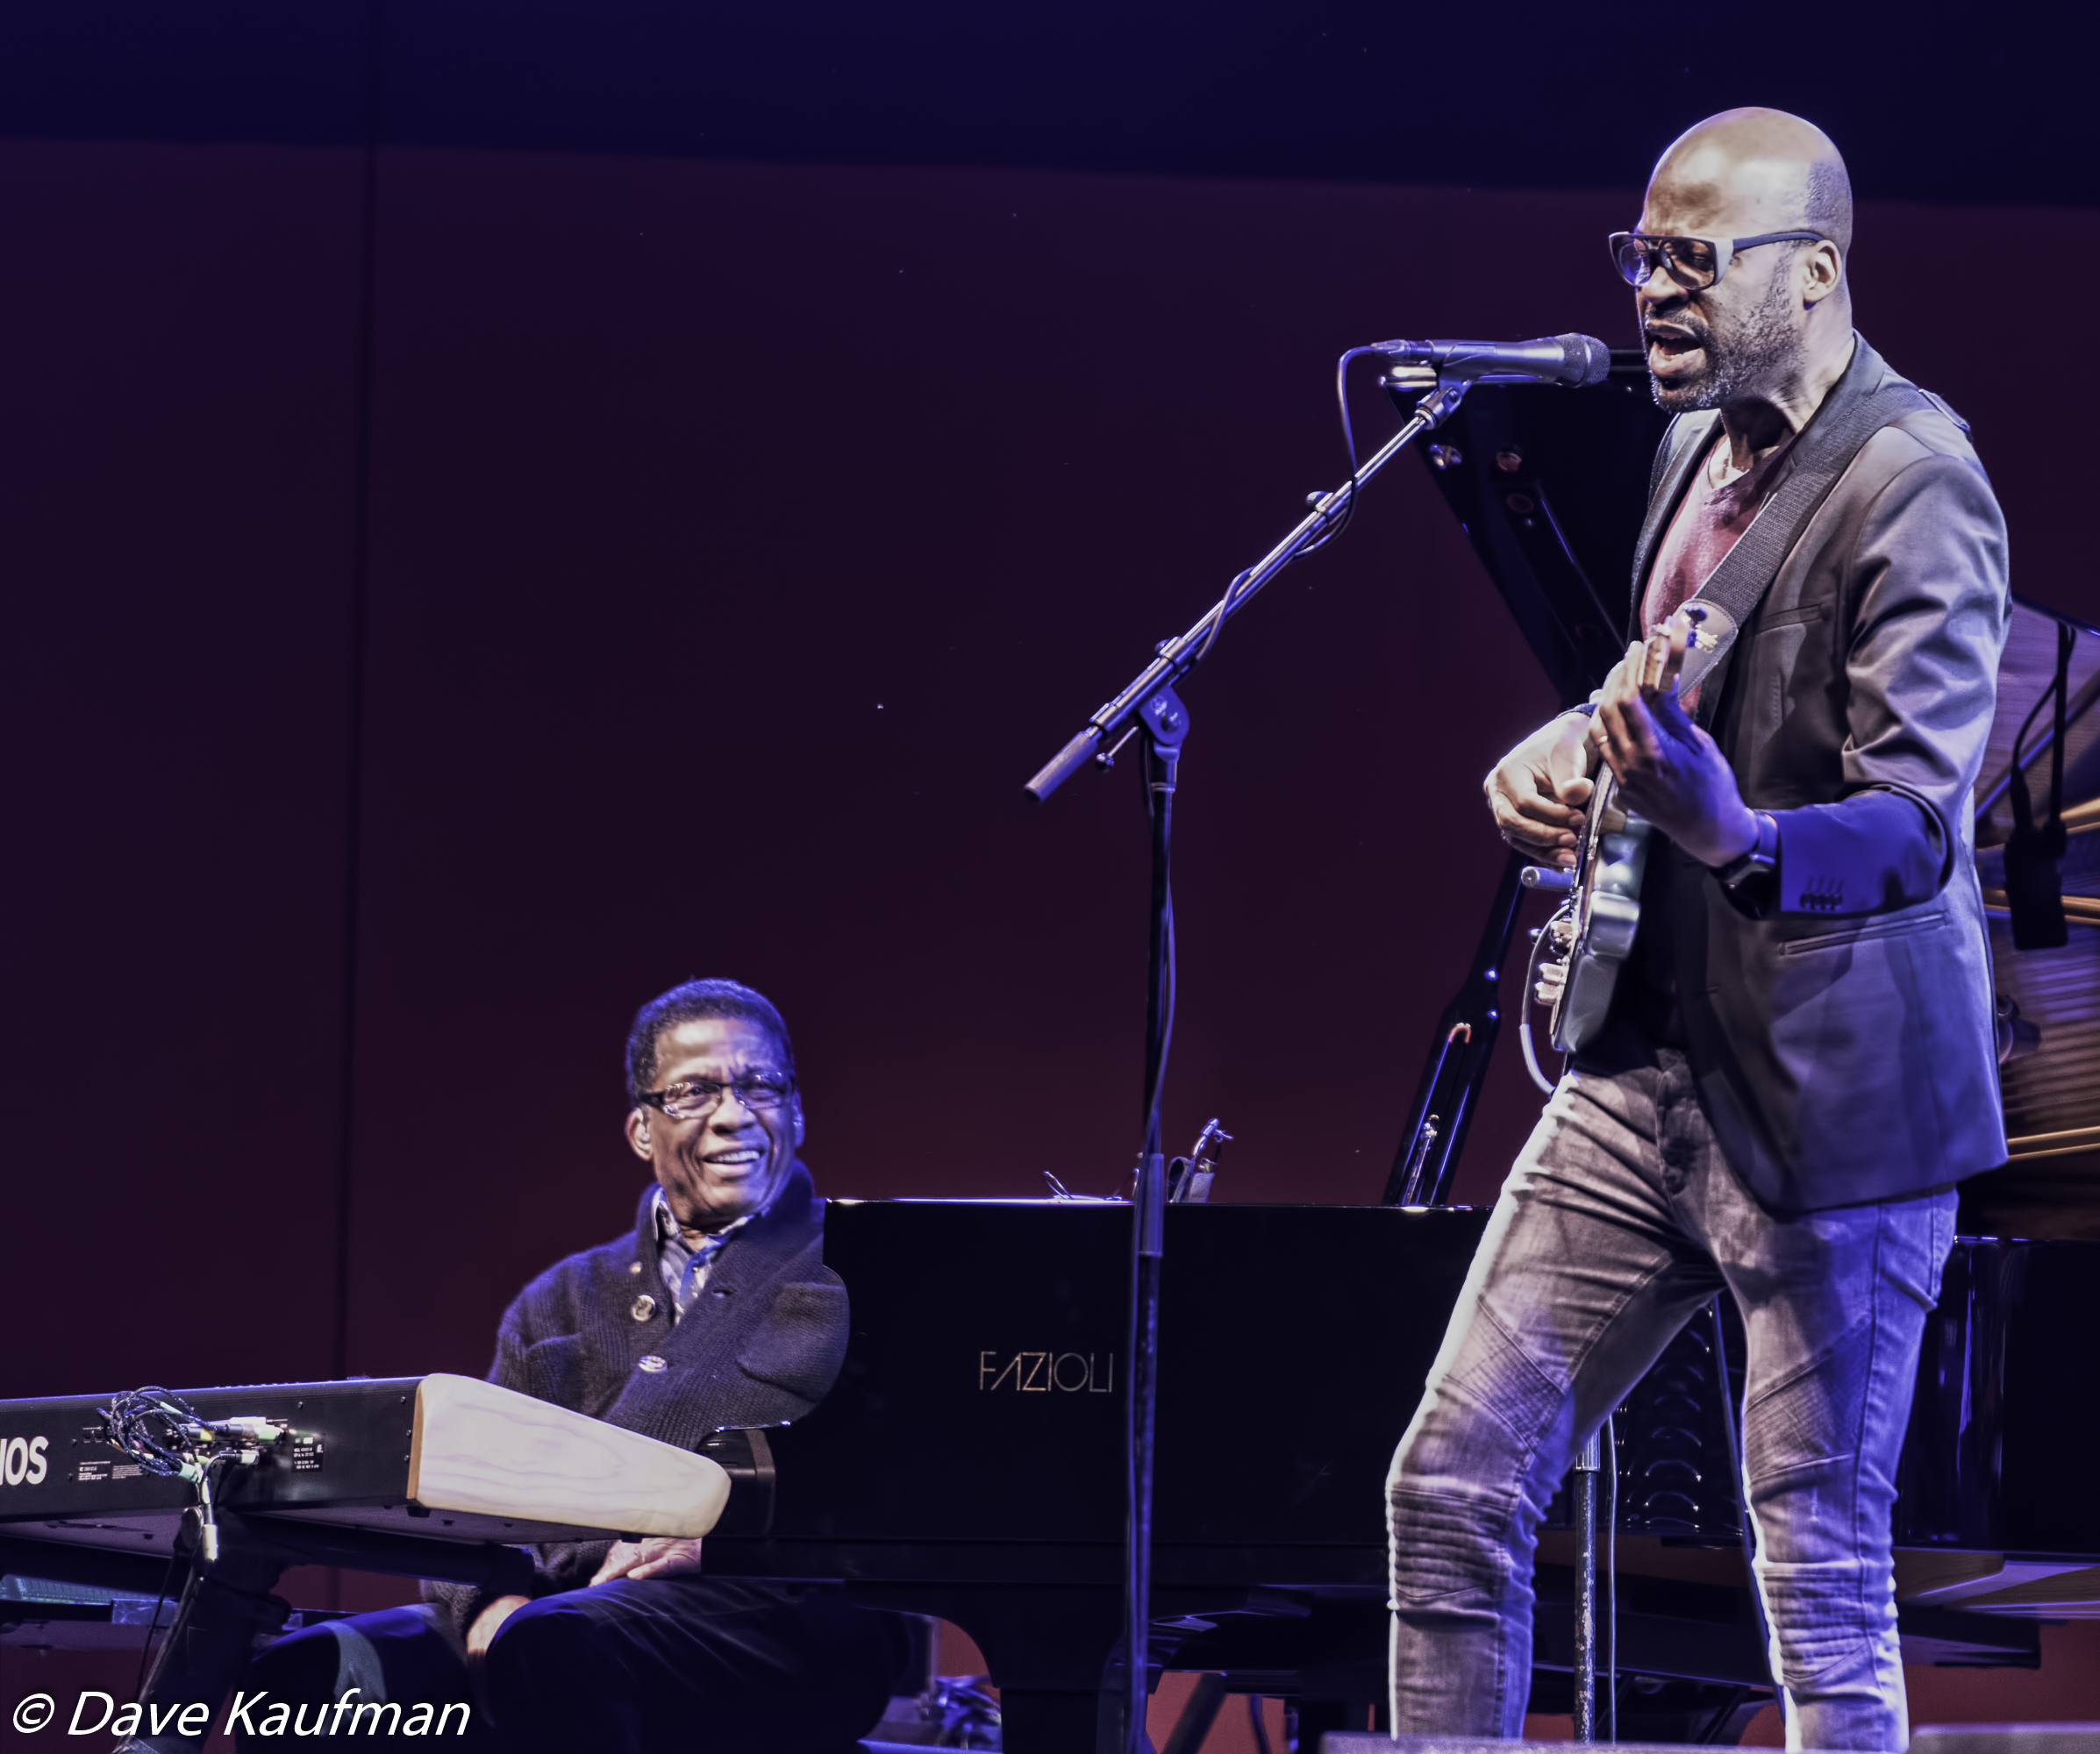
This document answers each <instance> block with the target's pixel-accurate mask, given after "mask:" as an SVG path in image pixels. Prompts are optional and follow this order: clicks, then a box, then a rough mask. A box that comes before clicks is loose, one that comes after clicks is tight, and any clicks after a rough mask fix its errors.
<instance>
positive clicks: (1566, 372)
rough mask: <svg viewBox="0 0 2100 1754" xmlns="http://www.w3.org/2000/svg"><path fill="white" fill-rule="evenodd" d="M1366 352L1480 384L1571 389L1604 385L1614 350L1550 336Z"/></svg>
mask: <svg viewBox="0 0 2100 1754" xmlns="http://www.w3.org/2000/svg"><path fill="white" fill-rule="evenodd" d="M1364 352H1366V353H1377V354H1380V355H1382V357H1383V358H1385V359H1388V360H1391V361H1392V362H1393V363H1394V364H1395V365H1404V366H1433V367H1435V368H1436V369H1437V370H1438V371H1439V372H1440V373H1442V374H1444V375H1445V376H1446V377H1455V378H1466V379H1469V380H1470V381H1473V382H1475V383H1557V384H1566V385H1568V387H1569V388H1570V389H1582V388H1584V387H1585V386H1587V385H1589V384H1597V383H1602V382H1604V377H1605V374H1607V373H1609V372H1610V371H1611V349H1610V348H1609V347H1607V346H1605V345H1604V343H1603V342H1602V341H1600V340H1598V339H1596V336H1594V335H1547V336H1544V337H1542V338H1541V339H1539V340H1536V341H1380V342H1378V343H1377V344H1376V345H1375V346H1370V347H1367V348H1365V349H1364Z"/></svg>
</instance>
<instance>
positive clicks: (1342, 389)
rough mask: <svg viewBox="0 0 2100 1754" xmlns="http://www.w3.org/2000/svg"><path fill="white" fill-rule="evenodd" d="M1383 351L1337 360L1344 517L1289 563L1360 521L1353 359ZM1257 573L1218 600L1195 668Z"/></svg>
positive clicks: (1358, 350) (1354, 352) (1351, 353)
mask: <svg viewBox="0 0 2100 1754" xmlns="http://www.w3.org/2000/svg"><path fill="white" fill-rule="evenodd" d="M1380 351H1381V350H1380V349H1379V348H1376V347H1351V348H1350V349H1349V350H1348V351H1347V352H1346V353H1344V354H1343V355H1342V356H1341V358H1340V359H1339V360H1336V361H1335V362H1334V400H1335V403H1336V404H1337V406H1338V407H1339V409H1340V410H1341V429H1342V448H1343V450H1345V451H1346V452H1347V453H1348V457H1349V496H1348V498H1347V499H1346V501H1345V502H1344V503H1343V505H1342V510H1341V516H1340V517H1339V518H1335V517H1332V514H1329V516H1328V519H1327V522H1328V523H1329V524H1330V526H1331V527H1329V528H1328V529H1326V530H1324V531H1321V533H1320V534H1319V535H1318V537H1316V538H1314V539H1313V540H1311V542H1308V543H1307V544H1306V545H1304V547H1303V548H1301V549H1299V550H1298V552H1297V553H1295V554H1293V555H1292V556H1291V557H1290V560H1289V561H1286V562H1285V563H1284V564H1285V565H1287V566H1288V565H1290V564H1291V563H1292V562H1296V561H1298V560H1304V558H1305V557H1306V556H1307V555H1308V554H1317V553H1319V551H1320V550H1321V549H1323V548H1325V546H1326V545H1328V544H1329V543H1330V542H1332V541H1333V540H1334V538H1336V537H1338V536H1339V535H1340V534H1341V533H1342V531H1345V530H1346V529H1347V528H1348V527H1349V526H1350V524H1353V523H1354V522H1355V520H1356V496H1357V495H1358V494H1360V493H1361V491H1362V490H1363V477H1362V469H1361V463H1360V461H1359V460H1358V458H1357V455H1356V429H1355V427H1354V425H1353V424H1351V422H1350V419H1349V390H1348V372H1349V362H1350V361H1351V360H1357V359H1361V357H1362V356H1363V355H1364V354H1366V353H1378V352H1380ZM1253 572H1254V568H1253V567H1248V568H1247V570H1246V572H1244V573H1242V574H1240V575H1239V577H1238V578H1236V579H1234V580H1233V581H1232V583H1231V584H1229V585H1227V586H1226V587H1225V595H1224V596H1223V597H1222V598H1220V599H1219V601H1218V613H1217V614H1216V616H1214V617H1212V618H1211V629H1210V631H1209V632H1207V633H1206V634H1204V643H1203V645H1201V646H1200V647H1198V648H1197V650H1196V656H1195V657H1194V658H1193V659H1191V660H1189V662H1190V667H1194V666H1195V665H1197V664H1200V663H1202V662H1203V661H1204V659H1206V658H1208V657H1209V656H1210V655H1211V647H1212V646H1213V645H1217V644H1218V635H1219V634H1220V633H1222V632H1223V631H1225V623H1226V622H1227V621H1228V620H1230V619H1231V617H1232V611H1233V610H1235V609H1237V608H1238V607H1239V599H1240V595H1241V593H1242V592H1243V591H1244V589H1245V588H1246V582H1247V580H1248V578H1249V577H1250V576H1251V575H1252V574H1253Z"/></svg>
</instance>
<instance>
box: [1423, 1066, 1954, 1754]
mask: <svg viewBox="0 0 2100 1754" xmlns="http://www.w3.org/2000/svg"><path fill="white" fill-rule="evenodd" d="M1660 1059H1661V1064H1659V1065H1657V1066H1640V1067H1636V1068H1635V1069H1633V1070H1632V1071H1629V1072H1624V1073H1617V1074H1615V1075H1611V1076H1608V1077H1607V1076H1598V1075H1596V1074H1591V1073H1572V1072H1571V1073H1568V1076H1567V1077H1565V1078H1564V1079H1563V1080H1561V1086H1560V1088H1559V1089H1558V1090H1556V1091H1555V1092H1554V1096H1553V1100H1552V1101H1551V1102H1548V1103H1547V1104H1546V1112H1545V1114H1544V1115H1543V1116H1541V1117H1540V1119H1539V1125H1538V1127H1537V1129H1536V1130H1534V1131H1533V1132H1532V1137H1531V1139H1530V1141H1529V1142H1528V1143H1527V1144H1525V1149H1524V1152H1523V1154H1522V1155H1521V1156H1520V1157H1519V1158H1518V1160H1517V1164H1516V1166H1515V1167H1514V1168H1513V1169H1512V1170H1511V1173H1510V1178H1509V1180H1508V1182H1507V1183H1506V1185H1505V1186H1504V1188H1503V1192H1502V1197H1501V1199H1500V1201H1498V1202H1497V1203H1496V1209H1495V1214H1494V1216H1493V1218H1492V1219H1491V1220H1490V1221H1489V1225H1488V1230H1487V1234H1486V1235H1485V1236H1484V1237H1482V1240H1481V1245H1480V1252H1479V1253H1478V1255H1477V1256H1475V1259H1474V1262H1473V1269H1472V1271H1471V1273H1468V1276H1467V1279H1466V1283H1465V1287H1464V1288H1463V1289H1462V1290H1461V1292H1460V1294H1459V1301H1458V1307H1457V1308H1456V1309H1455V1310H1454V1312H1453V1314H1452V1317H1451V1327H1450V1330H1449V1331H1448V1332H1447V1333H1446V1335H1445V1337H1444V1344H1443V1347H1442V1350H1441V1351H1439V1353H1438V1355H1437V1360H1436V1363H1435V1365H1434V1366H1433V1367H1432V1369H1431V1372H1430V1376H1429V1382H1428V1385H1427V1387H1426V1389H1425V1392H1424V1394H1423V1397H1422V1404H1421V1406H1420V1408H1418V1410H1417V1412H1416V1414H1415V1416H1414V1419H1413V1421H1412V1422H1411V1423H1410V1424H1409V1426H1408V1428H1407V1431H1406V1434H1405V1435H1404V1437H1402V1438H1401V1440H1400V1448H1399V1451H1398V1453H1397V1454H1396V1456H1395V1457H1394V1458H1393V1468H1392V1473H1391V1476H1390V1478H1389V1481H1388V1494H1389V1501H1390V1506H1391V1535H1392V1590H1393V1594H1392V1607H1393V1648H1392V1712H1393V1715H1392V1722H1393V1729H1394V1730H1395V1732H1396V1733H1397V1734H1402V1735H1406V1734H1411V1733H1413V1734H1419V1733H1434V1732H1445V1733H1452V1734H1460V1733H1464V1734H1472V1735H1488V1736H1496V1735H1501V1736H1514V1735H1517V1734H1518V1733H1519V1732H1520V1731H1521V1729H1522V1728H1523V1723H1524V1707H1525V1693H1526V1691H1527V1688H1528V1686H1529V1684H1530V1679H1531V1655H1532V1586H1531V1575H1532V1553H1533V1550H1534V1547H1535V1545H1536V1541H1537V1529H1538V1525H1539V1518H1540V1516H1541V1515H1543V1514H1544V1512H1545V1509H1546V1504H1547V1502H1548V1501H1550V1500H1551V1499H1552V1497H1553V1495H1554V1491H1555V1490H1556V1488H1557V1487H1559V1485H1560V1483H1561V1479H1563V1477H1564V1476H1565V1475H1566V1473H1567V1472H1568V1467H1569V1465H1570V1464H1571V1463H1572V1462H1573V1460H1574V1458H1575V1452H1576V1451H1577V1450H1578V1449H1579V1448H1580V1447H1581V1445H1582V1443H1583V1442H1584V1441H1586V1440H1587V1438H1588V1437H1589V1434H1590V1433H1591V1432H1593V1431H1595V1430H1596V1429H1597V1428H1598V1427H1599V1426H1600V1425H1601V1424H1602V1423H1603V1422H1604V1415H1606V1414H1607V1413H1608V1412H1610V1411H1611V1408H1613V1407H1615V1406H1616V1405H1618V1402H1619V1401H1620V1400H1621V1399H1622V1398H1623V1397H1624V1396H1625V1394H1626V1393H1627V1391H1628V1390H1630V1389H1631V1388H1632V1387H1633V1385H1634V1384H1635V1383H1636V1382H1637V1381H1639V1379H1640V1377H1641V1375H1642V1373H1645V1372H1646V1370H1647V1368H1648V1366H1649V1365H1651V1364H1653V1363H1654V1360H1655V1358H1656V1356H1657V1355H1658V1354H1659V1353H1660V1352H1661V1350H1662V1348H1663V1347H1664V1346H1665V1345H1666V1344H1668V1342H1669V1340H1670V1338H1671V1337H1672V1336H1673V1335H1675V1333H1676V1331H1677V1330H1679V1329H1680V1328H1681V1327H1682V1326H1683V1325H1684V1323H1685V1322H1686V1321H1687V1320H1688V1319H1689V1317H1690V1316H1691V1315H1694V1314H1696V1312H1697V1311H1698V1309H1699V1308H1700V1307H1701V1306H1702V1305H1703V1304H1704V1302H1705V1301H1707V1300H1708V1299H1710V1298H1711V1296H1712V1295H1713V1294H1714V1293H1715V1292H1716V1291H1717V1290H1718V1289H1719V1288H1720V1287H1723V1286H1725V1287H1727V1289H1728V1290H1729V1292H1730V1293H1731V1294H1732V1295H1733V1296H1734V1298H1735V1300H1736V1303H1737V1306H1738V1307H1739V1308H1740V1309H1741V1311H1742V1314H1743V1321H1744V1324H1745V1327H1746V1330H1747V1333H1748V1337H1749V1370H1748V1378H1747V1384H1746V1395H1745V1406H1744V1428H1745V1431H1744V1435H1745V1440H1746V1441H1745V1446H1744V1467H1745V1472H1746V1473H1747V1475H1748V1477H1749V1485H1750V1502H1751V1507H1752V1509H1753V1510H1754V1513H1755V1516H1756V1522H1757V1531H1758V1540H1757V1558H1756V1563H1755V1572H1756V1577H1757V1581H1758V1585H1759V1587H1760V1589H1761V1592H1762V1594H1763V1598H1764V1603H1765V1608H1766V1612H1767V1614H1768V1618H1769V1622H1770V1625H1771V1629H1772V1643H1773V1647H1774V1650H1773V1665H1774V1672H1775V1673H1776V1674H1777V1675H1778V1676H1779V1677H1780V1678H1781V1679H1782V1681H1783V1683H1784V1687H1785V1697H1784V1700H1783V1702H1782V1703H1783V1708H1784V1710H1785V1714H1786V1719H1787V1742H1788V1746H1789V1747H1791V1748H1800V1747H1804V1746H1805V1747H1810V1748H1838V1749H1875V1750H1900V1749H1902V1748H1904V1746H1905V1745H1906V1744H1907V1743H1908V1742H1909V1740H1910V1734H1909V1727H1908V1724H1907V1722H1906V1714H1905V1710H1904V1683H1903V1668H1902V1663H1901V1658H1900V1655H1899V1651H1898V1646H1897V1640H1896V1605H1895V1594H1894V1583H1893V1574H1892V1570H1891V1564H1890V1552H1889V1510H1890V1507H1891V1506H1892V1504H1893V1503H1894V1501H1895V1496H1896V1454H1897V1451H1899V1450H1900V1449H1901V1447H1902V1444H1903V1437H1904V1426H1905V1424H1906V1423H1907V1422H1908V1421H1909V1418H1910V1411H1911V1387H1912V1380H1913V1378H1914V1376H1915V1374H1916V1372H1917V1365H1918V1342H1919V1339H1920V1337H1921V1336H1922V1335H1923V1333H1924V1330H1925V1315H1926V1314H1927V1312H1928V1311H1929V1310H1930V1309H1931V1308H1932V1304H1933V1303H1934V1302H1935V1301H1937V1299H1938V1297H1939V1270H1940V1267H1941V1266H1942V1264H1943V1263H1944V1262H1945V1260H1946V1254H1947V1250H1948V1248H1949V1246H1950V1245H1951V1244H1952V1243H1953V1240H1954V1194H1953V1193H1951V1192H1948V1193H1941V1194H1925V1195H1923V1196H1920V1197H1918V1198H1914V1199H1909V1200H1899V1201H1888V1202H1885V1203H1882V1204H1878V1205H1871V1206H1857V1207H1848V1208H1845V1209H1840V1210H1838V1211H1832V1212H1816V1213H1811V1214H1809V1215H1808V1216H1804V1217H1798V1218H1791V1219H1782V1218H1775V1217H1773V1216H1771V1215H1770V1214H1768V1213H1767V1212H1766V1211H1764V1210H1763V1209H1761V1207H1759V1206H1758V1204H1757V1203H1756V1201H1754V1200H1753V1199H1752V1198H1751V1197H1750V1195H1749V1194H1748V1193H1747V1192H1746V1191H1745V1189H1744V1187H1743V1186H1742V1184H1741V1183H1740V1182H1739V1180H1737V1179H1736V1177H1735V1175H1734V1173H1732V1171H1731V1170H1730V1169H1729V1167H1728V1166H1727V1163H1726V1161H1725V1159H1723V1157H1722V1155H1721V1151H1720V1147H1719V1146H1718V1144H1715V1142H1714V1138H1713V1135H1712V1133H1711V1130H1709V1128H1708V1126H1707V1123H1706V1117H1705V1116H1704V1113H1703V1112H1702V1110H1701V1109H1700V1107H1699V1102H1698V1097H1697V1095H1696V1094H1695V1092H1694V1090H1693V1087H1692V1082H1691V1076H1690V1073H1689V1068H1688V1067H1687V1066H1686V1065H1685V1063H1684V1059H1683V1056H1682V1054H1679V1053H1675V1052H1671V1051H1669V1050H1667V1049H1666V1050H1662V1051H1661V1055H1660Z"/></svg>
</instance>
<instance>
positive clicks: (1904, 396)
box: [1635, 339, 1966, 730]
mask: <svg viewBox="0 0 2100 1754" xmlns="http://www.w3.org/2000/svg"><path fill="white" fill-rule="evenodd" d="M1926 408H1938V409H1940V410H1943V411H1945V412H1946V413H1947V414H1948V415H1949V416H1950V417H1954V418H1955V419H1956V420H1957V421H1959V417H1958V416H1954V414H1953V410H1951V409H1947V407H1946V403H1942V402H1940V401H1939V398H1938V397H1936V396H1932V395H1931V394H1930V393H1929V392H1928V391H1925V390H1922V389H1918V386H1917V385H1916V384H1914V383H1912V382H1911V381H1909V380H1908V379H1907V378H1900V377H1897V376H1896V374H1895V373H1893V372H1891V371H1890V370H1889V368H1888V367H1887V366H1886V365H1885V364H1884V363H1883V362H1882V357H1881V355H1880V354H1879V353H1875V351H1874V349H1873V348H1871V347H1869V346H1868V345H1867V343H1866V342H1865V341H1864V340H1857V339H1855V341H1854V346H1853V355H1852V363H1851V364H1850V365H1848V366H1847V367H1846V368H1845V374H1844V376H1842V377H1841V378H1839V380H1838V381H1837V382H1836V384H1834V385H1833V386H1832V389H1831V393H1830V395H1829V396H1826V397H1825V399H1824V403H1823V405H1822V406H1821V407H1820V408H1818V410H1816V412H1815V414H1814V416H1813V417H1811V419H1810V421H1809V424H1807V425H1806V426H1805V427H1804V428H1803V429H1802V431H1801V433H1800V435H1799V437H1797V438H1796V439H1795V440H1794V443H1793V446H1792V448H1791V449H1790V450H1789V453H1788V456H1787V461H1786V464H1785V467H1783V469H1782V473H1781V475H1780V478H1779V480H1778V481H1777V482H1776V483H1775V485H1774V486H1773V488H1772V491H1771V492H1770V493H1769V494H1768V495H1767V496H1766V498H1765V503H1764V504H1763V505H1762V506H1761V507H1760V508H1759V510H1758V513H1757V516H1756V517H1754V518H1753V519H1751V521H1750V527H1749V529H1747V530H1746V531H1744V532H1743V533H1742V535H1741V536H1740V537H1739V538H1737V540H1736V543H1735V545H1734V546H1733V547H1732V548H1731V549H1730V550H1729V551H1728V553H1726V554H1725V555H1724V556H1723V557H1722V560H1721V564H1720V565H1719V566H1718V567H1715V568H1714V569H1713V572H1712V573H1711V574H1710V575H1709V576H1708V578H1707V581H1706V582H1705V583H1704V584H1703V585H1701V586H1700V587H1699V588H1698V589H1697V590H1696V591H1695V592H1693V593H1692V595H1691V598H1690V601H1691V602H1700V603H1708V604H1711V606H1712V607H1713V608H1714V609H1716V610H1718V611H1719V612H1720V615H1721V616H1722V617H1725V620H1723V621H1722V623H1721V625H1722V626H1724V627H1725V628H1726V629H1728V630H1729V631H1730V636H1731V638H1732V634H1733V632H1734V631H1739V630H1740V629H1741V628H1743V627H1744V626H1745V625H1746V624H1748V622H1749V620H1750V617H1752V616H1753V615H1754V614H1755V613H1756V612H1757V607H1758V605H1759V604H1760V603H1761V602H1763V601H1764V595H1765V593H1766V592H1767V591H1768V590H1769V589H1770V588H1771V585H1772V581H1773V580H1774V579H1775V578H1777V577H1778V576H1779V569H1780V567H1782V565H1783V564H1784V563H1785V561H1786V558H1787V556H1788V554H1789V553H1791V552H1792V550H1793V547H1794V545H1795V543H1796V542H1797V541H1798V540H1799V539H1800V538H1801V535H1802V532H1803V531H1804V530H1805V529H1807V527H1808V523H1809V520H1810V519H1811V518H1812V517H1814V516H1815V515H1816V513H1817V512H1818V510H1820V509H1821V507H1822V505H1823V502H1824V501H1825V500H1826V499H1828V498H1829V497H1830V495H1831V490H1832V488H1835V487H1836V486H1837V484H1838V482H1839V480H1840V479H1841V478H1842V477H1843V476H1844V474H1845V472H1846V469H1848V468H1849V467H1852V460H1853V459H1854V457H1856V456H1858V455H1859V453H1860V447H1861V446H1863V445H1865V444H1866V442H1867V441H1868V439H1871V438H1872V437H1873V436H1874V435H1875V433H1876V432H1878V431H1881V430H1882V427H1884V426H1886V425H1888V424H1889V423H1890V422H1891V421H1895V420H1900V419H1902V418H1903V417H1904V416H1905V415H1906V414H1915V413H1917V412H1918V410H1921V409H1926ZM1961 424H1966V423H1961ZM1660 547H1661V541H1660V539H1658V541H1657V543H1656V545H1655V549H1654V550H1651V557H1652V555H1653V553H1654V552H1656V551H1657V550H1659V549H1660ZM1650 564H1653V560H1652V558H1651V561H1650ZM1638 588H1639V581H1637V582H1636V590H1637V591H1638ZM1635 600H1636V602H1638V601H1639V598H1638V595H1637V596H1636V599H1635ZM1636 614H1638V610H1636ZM1728 657H1729V654H1728V652H1727V651H1725V650H1723V651H1722V652H1719V653H1718V656H1717V658H1716V660H1715V662H1714V666H1713V667H1712V669H1711V670H1710V672H1709V680H1708V681H1705V682H1704V683H1703V684H1702V686H1701V692H1700V696H1699V707H1698V712H1697V718H1698V722H1699V724H1701V725H1703V726H1704V727H1706V728H1707V729H1709V730H1711V728H1712V724H1713V720H1714V717H1715V715H1716V713H1717V712H1718V710H1719V708H1720V702H1721V699H1722V696H1723V695H1724V694H1725V692H1726V688H1727V672H1728Z"/></svg>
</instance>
